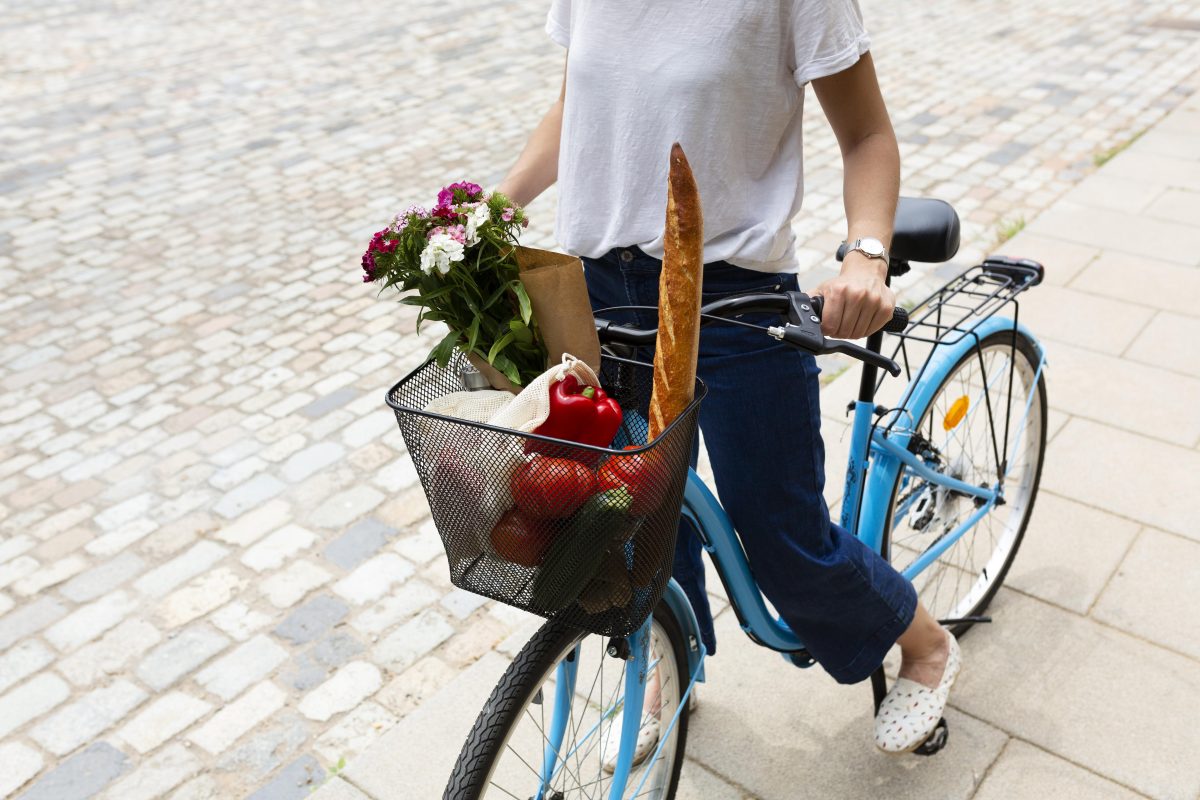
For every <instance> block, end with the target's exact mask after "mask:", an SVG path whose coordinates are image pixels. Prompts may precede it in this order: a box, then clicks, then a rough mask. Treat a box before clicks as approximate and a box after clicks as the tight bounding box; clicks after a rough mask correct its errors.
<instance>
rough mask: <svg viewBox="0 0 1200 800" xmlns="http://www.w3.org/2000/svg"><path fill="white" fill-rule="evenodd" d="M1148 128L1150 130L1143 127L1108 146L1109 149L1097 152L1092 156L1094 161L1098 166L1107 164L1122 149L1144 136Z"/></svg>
mask: <svg viewBox="0 0 1200 800" xmlns="http://www.w3.org/2000/svg"><path fill="white" fill-rule="evenodd" d="M1148 130H1150V129H1149V128H1142V129H1141V130H1140V131H1138V132H1137V133H1135V134H1134V135H1133V136H1130V137H1129V138H1128V139H1126V140H1125V141H1123V142H1120V143H1119V144H1115V145H1113V146H1112V147H1110V148H1108V149H1107V150H1101V151H1100V152H1099V153H1096V155H1094V156H1092V163H1093V164H1095V165H1096V166H1097V167H1103V166H1104V165H1105V164H1107V163H1108V162H1110V161H1112V160H1113V159H1114V158H1116V157H1117V155H1118V154H1119V153H1121V152H1122V151H1124V150H1125V149H1126V148H1127V147H1129V145H1131V144H1133V143H1134V142H1136V141H1137V140H1138V139H1140V138H1142V135H1143V134H1144V133H1145V132H1146V131H1148Z"/></svg>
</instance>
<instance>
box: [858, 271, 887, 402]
mask: <svg viewBox="0 0 1200 800" xmlns="http://www.w3.org/2000/svg"><path fill="white" fill-rule="evenodd" d="M883 283H884V285H885V286H891V285H892V276H891V271H890V270H889V272H888V275H887V276H886V277H884V279H883ZM867 349H868V350H870V351H871V352H872V353H878V352H879V351H880V350H882V349H883V331H876V332H875V333H872V334H871V335H870V336H868V337H867ZM878 379H879V368H878V367H876V366H874V365H873V364H863V365H862V378H861V380H860V381H859V384H858V399H859V400H860V401H862V402H864V403H871V404H872V405H874V404H875V384H876V382H877V381H878Z"/></svg>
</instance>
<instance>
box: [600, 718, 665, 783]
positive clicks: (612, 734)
mask: <svg viewBox="0 0 1200 800" xmlns="http://www.w3.org/2000/svg"><path fill="white" fill-rule="evenodd" d="M624 719H625V717H624V715H623V714H618V715H617V716H616V717H614V718H613V721H612V725H610V726H609V728H608V733H606V734H605V735H604V742H603V743H602V744H601V745H600V764H601V766H602V767H603V768H604V771H605V772H606V773H608V774H609V775H612V774H613V773H614V772H616V771H617V756H618V755H620V752H621V728H622V724H621V723H622V722H623V721H624ZM658 728H659V726H658V717H653V716H650V715H649V714H647V715H646V716H645V717H643V718H642V727H641V730H639V731H638V737H637V746H636V747H635V748H634V751H633V763H632V764H631V765H630V766H632V767H636V766H637V765H638V764H641V763H642V762H643V761H645V760H646V758H647V757H648V756H649V755H650V754H651V753H653V752H654V748H655V747H657V746H658Z"/></svg>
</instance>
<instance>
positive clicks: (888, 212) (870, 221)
mask: <svg viewBox="0 0 1200 800" xmlns="http://www.w3.org/2000/svg"><path fill="white" fill-rule="evenodd" d="M842 163H843V168H844V174H845V178H844V183H843V186H842V195H843V197H844V198H845V204H846V226H847V229H846V241H848V242H853V241H854V240H856V239H859V238H862V237H866V236H872V237H874V238H876V239H879V240H880V241H882V242H883V244H884V246H885V247H888V248H890V247H891V242H892V225H893V223H894V221H895V218H896V200H897V198H898V196H899V194H900V151H899V148H898V147H897V144H896V136H895V134H894V133H893V132H892V128H891V125H887V127H886V129H884V130H878V131H876V132H874V133H871V134H868V135H867V136H864V137H863V138H862V139H860V140H859V141H857V142H854V143H853V144H852V145H850V146H849V147H847V148H846V150H845V151H844V153H843V155H842ZM844 264H845V267H846V268H850V269H858V268H860V267H863V266H871V267H873V268H874V269H875V270H876V271H878V272H880V274H881V276H882V274H883V272H884V270H885V269H886V265H884V264H883V262H882V261H879V260H878V259H870V258H867V257H865V256H863V255H862V254H861V253H858V252H855V253H851V254H850V256H848V257H847V259H846V261H845V262H844Z"/></svg>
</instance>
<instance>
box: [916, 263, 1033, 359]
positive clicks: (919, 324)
mask: <svg viewBox="0 0 1200 800" xmlns="http://www.w3.org/2000/svg"><path fill="white" fill-rule="evenodd" d="M1044 272H1045V270H1044V269H1043V268H1042V265H1041V264H1039V263H1037V262H1036V261H1030V260H1029V259H1024V258H1022V259H1017V258H1007V257H1005V256H992V257H990V258H987V259H985V260H984V262H983V263H982V264H979V265H977V266H974V267H971V268H970V269H968V270H966V271H965V272H963V273H962V274H960V275H959V276H958V277H956V278H954V279H953V280H951V281H950V282H949V283H947V284H946V285H945V286H942V287H941V288H940V289H938V290H937V291H936V292H934V293H933V294H931V295H929V297H926V298H925V299H924V300H922V301H921V302H920V303H918V304H917V305H916V306H915V307H913V308H912V309H910V310H909V312H908V318H909V324H908V327H907V328H906V329H905V330H904V332H903V333H900V334H897V336H899V337H900V339H901V340H904V339H909V340H913V341H918V342H928V343H930V344H953V343H955V342H957V341H959V340H960V339H961V338H962V337H963V336H966V335H969V334H971V333H973V332H974V331H975V329H976V328H978V327H979V326H980V325H981V324H982V323H983V322H984V320H987V319H988V318H989V317H992V316H995V315H996V313H997V312H999V311H1000V310H1001V309H1003V308H1005V307H1006V306H1008V305H1012V306H1013V307H1014V308H1013V310H1014V316H1015V313H1016V310H1017V308H1016V307H1017V305H1018V304H1017V300H1016V298H1017V295H1019V294H1020V293H1021V292H1023V291H1025V290H1026V289H1028V288H1029V287H1030V286H1036V285H1037V284H1039V283H1041V282H1042V276H1043V274H1044ZM953 334H958V335H957V336H954V337H953V338H951V336H952V335H953ZM901 344H903V341H902V342H901Z"/></svg>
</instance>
